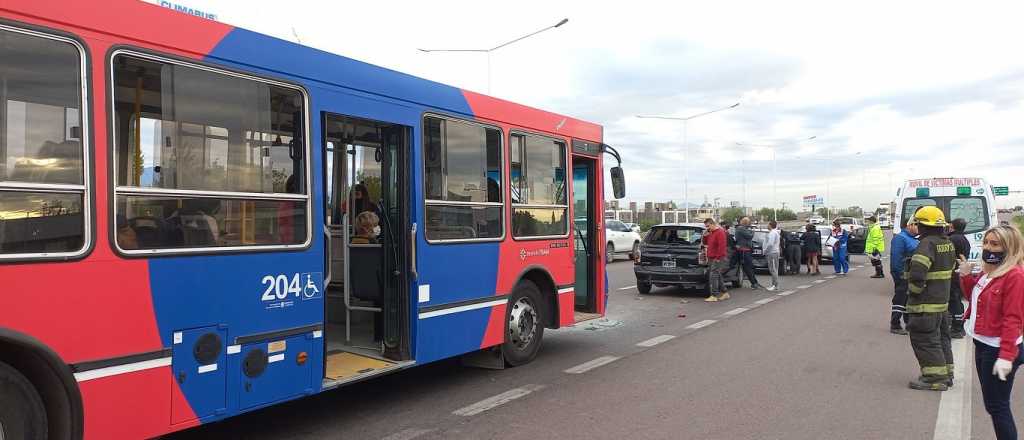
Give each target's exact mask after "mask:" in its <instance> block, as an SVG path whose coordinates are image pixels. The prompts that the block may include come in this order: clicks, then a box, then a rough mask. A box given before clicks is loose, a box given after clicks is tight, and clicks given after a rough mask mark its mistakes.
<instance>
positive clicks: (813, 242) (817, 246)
mask: <svg viewBox="0 0 1024 440" xmlns="http://www.w3.org/2000/svg"><path fill="white" fill-rule="evenodd" d="M803 242H804V255H806V256H807V273H808V274H812V275H821V271H820V270H819V268H818V256H819V255H821V233H820V232H818V228H816V227H814V225H812V224H808V225H807V227H806V228H805V231H804V240H803Z"/></svg>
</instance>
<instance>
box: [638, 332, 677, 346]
mask: <svg viewBox="0 0 1024 440" xmlns="http://www.w3.org/2000/svg"><path fill="white" fill-rule="evenodd" d="M675 337H676V335H661V336H655V337H653V338H651V339H648V340H646V341H643V342H638V343H637V344H636V345H637V347H653V346H655V345H658V344H660V343H662V342H665V341H671V340H672V339H675Z"/></svg>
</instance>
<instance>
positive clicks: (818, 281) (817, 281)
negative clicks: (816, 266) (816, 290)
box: [811, 280, 827, 284]
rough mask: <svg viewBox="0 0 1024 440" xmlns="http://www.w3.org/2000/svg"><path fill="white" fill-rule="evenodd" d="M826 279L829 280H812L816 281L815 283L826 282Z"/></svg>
mask: <svg viewBox="0 0 1024 440" xmlns="http://www.w3.org/2000/svg"><path fill="white" fill-rule="evenodd" d="M825 281H827V280H814V281H811V282H812V283H814V284H821V283H824V282H825Z"/></svg>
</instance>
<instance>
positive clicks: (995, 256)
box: [981, 249, 1006, 264]
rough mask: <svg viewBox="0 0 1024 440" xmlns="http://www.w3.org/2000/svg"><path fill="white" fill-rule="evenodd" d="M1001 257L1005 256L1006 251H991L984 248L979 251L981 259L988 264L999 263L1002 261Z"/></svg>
mask: <svg viewBox="0 0 1024 440" xmlns="http://www.w3.org/2000/svg"><path fill="white" fill-rule="evenodd" d="M1003 258H1006V252H992V251H989V250H985V249H983V250H982V251H981V261H984V262H986V263H988V264H1000V263H1002V262H1003Z"/></svg>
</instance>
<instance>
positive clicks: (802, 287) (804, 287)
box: [796, 284, 811, 289]
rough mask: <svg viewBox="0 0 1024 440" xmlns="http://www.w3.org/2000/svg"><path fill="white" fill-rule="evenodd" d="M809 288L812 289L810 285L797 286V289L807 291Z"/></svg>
mask: <svg viewBox="0 0 1024 440" xmlns="http://www.w3.org/2000/svg"><path fill="white" fill-rule="evenodd" d="M809 287H811V285H810V284H804V285H802V286H796V288H797V289H806V288H809Z"/></svg>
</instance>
